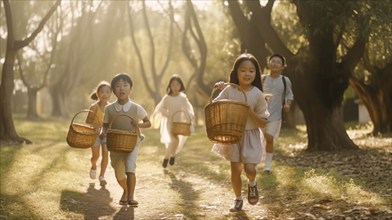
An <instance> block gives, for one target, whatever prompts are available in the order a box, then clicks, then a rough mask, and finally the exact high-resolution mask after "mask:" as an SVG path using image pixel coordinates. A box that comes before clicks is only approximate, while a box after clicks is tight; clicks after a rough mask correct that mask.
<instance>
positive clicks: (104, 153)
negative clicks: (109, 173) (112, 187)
mask: <svg viewBox="0 0 392 220" xmlns="http://www.w3.org/2000/svg"><path fill="white" fill-rule="evenodd" d="M108 157H109V152H108V150H107V147H106V145H105V144H102V160H101V171H100V174H99V184H100V185H101V186H105V185H106V184H107V182H106V180H105V172H106V168H107V166H108V161H109V158H108Z"/></svg>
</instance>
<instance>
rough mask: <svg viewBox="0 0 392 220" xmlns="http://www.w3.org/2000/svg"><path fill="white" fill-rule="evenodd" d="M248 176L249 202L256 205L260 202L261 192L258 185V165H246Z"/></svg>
mask: <svg viewBox="0 0 392 220" xmlns="http://www.w3.org/2000/svg"><path fill="white" fill-rule="evenodd" d="M244 169H245V173H246V176H247V177H248V180H249V182H248V202H249V204H251V205H255V204H256V203H257V202H258V201H259V192H258V190H257V184H256V164H245V165H244Z"/></svg>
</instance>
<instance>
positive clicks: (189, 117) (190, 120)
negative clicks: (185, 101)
mask: <svg viewBox="0 0 392 220" xmlns="http://www.w3.org/2000/svg"><path fill="white" fill-rule="evenodd" d="M179 112H184V113H185V114H184V115H186V117H187V118H188V119H189V122H192V119H191V116H189V114H187V113H186V112H185V111H181V110H180V111H176V112H174V114H173V115H172V120H173V118H174V115H176V114H177V113H179Z"/></svg>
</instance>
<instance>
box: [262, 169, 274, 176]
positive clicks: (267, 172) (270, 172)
mask: <svg viewBox="0 0 392 220" xmlns="http://www.w3.org/2000/svg"><path fill="white" fill-rule="evenodd" d="M263 173H265V174H268V175H271V174H272V171H271V170H264V171H263Z"/></svg>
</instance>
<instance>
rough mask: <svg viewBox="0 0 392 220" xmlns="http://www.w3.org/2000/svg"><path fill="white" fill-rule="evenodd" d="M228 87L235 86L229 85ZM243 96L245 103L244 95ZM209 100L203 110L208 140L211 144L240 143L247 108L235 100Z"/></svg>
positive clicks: (246, 116)
mask: <svg viewBox="0 0 392 220" xmlns="http://www.w3.org/2000/svg"><path fill="white" fill-rule="evenodd" d="M230 85H235V86H237V85H236V84H231V83H230ZM237 87H238V86H237ZM238 88H239V87H238ZM240 91H241V92H243V91H242V90H240ZM213 92H214V91H213ZM243 93H244V92H243ZM244 96H245V102H246V94H245V93H244ZM211 100H212V99H210V103H209V104H208V105H207V106H206V107H205V108H204V113H205V121H206V131H207V136H208V138H209V139H210V140H211V141H212V142H216V143H224V144H232V143H236V142H238V141H240V140H241V138H242V135H243V134H244V130H245V125H246V120H247V118H248V111H249V106H248V105H247V104H245V103H242V102H239V101H235V100H218V101H215V102H212V101H211Z"/></svg>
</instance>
